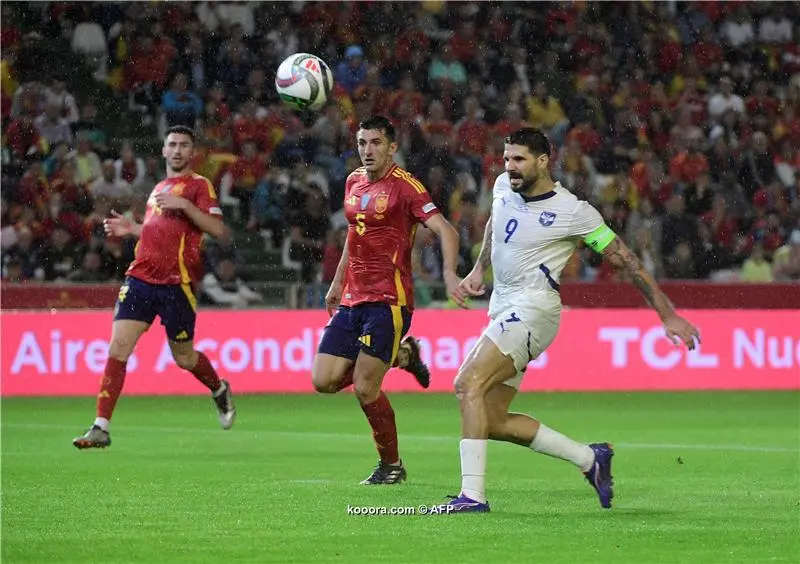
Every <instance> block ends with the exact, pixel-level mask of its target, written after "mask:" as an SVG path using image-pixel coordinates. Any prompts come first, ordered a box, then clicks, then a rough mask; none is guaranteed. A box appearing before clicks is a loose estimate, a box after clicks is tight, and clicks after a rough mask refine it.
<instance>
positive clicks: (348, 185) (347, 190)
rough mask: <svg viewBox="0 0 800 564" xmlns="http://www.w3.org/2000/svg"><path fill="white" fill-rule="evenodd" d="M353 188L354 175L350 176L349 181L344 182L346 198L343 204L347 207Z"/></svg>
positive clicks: (343, 199)
mask: <svg viewBox="0 0 800 564" xmlns="http://www.w3.org/2000/svg"><path fill="white" fill-rule="evenodd" d="M352 188H353V175H352V173H351V174H350V175H348V177H347V180H345V181H344V198H342V202H343V203H344V205H347V197H348V196H349V195H350V190H351V189H352Z"/></svg>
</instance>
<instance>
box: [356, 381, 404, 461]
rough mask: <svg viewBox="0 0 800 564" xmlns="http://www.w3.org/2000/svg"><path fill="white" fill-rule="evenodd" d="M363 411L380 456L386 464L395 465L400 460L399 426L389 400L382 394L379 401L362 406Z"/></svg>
mask: <svg viewBox="0 0 800 564" xmlns="http://www.w3.org/2000/svg"><path fill="white" fill-rule="evenodd" d="M361 409H362V410H363V411H364V415H366V416H367V421H369V425H370V427H372V437H373V439H375V446H376V447H377V449H378V455H379V456H380V457H381V462H383V463H384V464H394V463H396V462H397V461H398V460H400V455H399V454H398V449H397V426H396V425H395V422H394V410H393V409H392V404H390V403H389V398H387V397H386V394H384V393H383V392H381V395H380V396H378V399H377V400H375V401H374V402H372V403H370V404H368V405H362V406H361Z"/></svg>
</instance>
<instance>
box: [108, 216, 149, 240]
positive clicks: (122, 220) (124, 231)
mask: <svg viewBox="0 0 800 564" xmlns="http://www.w3.org/2000/svg"><path fill="white" fill-rule="evenodd" d="M103 229H104V230H105V232H106V235H110V236H111V237H129V236H131V235H132V236H134V237H139V234H140V233H141V232H142V226H141V224H139V223H136V222H135V221H133V220H132V219H130V218H127V217H125V216H124V215H122V214H120V213H118V212H116V211H114V210H111V217H108V218H106V219H104V220H103Z"/></svg>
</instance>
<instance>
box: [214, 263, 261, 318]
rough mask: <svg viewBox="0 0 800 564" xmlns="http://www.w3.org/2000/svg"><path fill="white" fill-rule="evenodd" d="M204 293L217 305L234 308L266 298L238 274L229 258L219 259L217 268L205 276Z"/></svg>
mask: <svg viewBox="0 0 800 564" xmlns="http://www.w3.org/2000/svg"><path fill="white" fill-rule="evenodd" d="M203 295H204V296H205V297H207V298H208V299H209V300H211V302H212V303H214V304H216V305H227V306H230V307H234V308H244V307H247V306H248V305H250V304H252V303H258V302H261V301H263V300H264V298H263V297H262V296H261V294H259V293H258V292H256V291H254V290H252V289H251V288H249V287H248V286H247V284H245V283H244V281H242V279H241V278H239V277H238V276H237V274H236V265H235V264H234V262H233V261H232V260H231V259H229V258H224V259H222V260H221V261H219V263H217V265H216V268H215V269H214V270H213V271H212V272H209V273H207V274H206V275H205V276H204V277H203Z"/></svg>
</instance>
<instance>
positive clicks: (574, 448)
mask: <svg viewBox="0 0 800 564" xmlns="http://www.w3.org/2000/svg"><path fill="white" fill-rule="evenodd" d="M461 444H462V445H463V444H464V441H461ZM530 448H531V449H532V450H534V451H536V452H541V453H542V454H547V455H548V456H554V457H556V458H560V459H562V460H567V461H569V462H572V463H573V464H574V465H575V466H577V467H578V468H580V469H581V472H588V471H589V470H590V469H591V467H592V464H594V451H593V450H592V449H591V448H589V446H588V445H582V444H580V443H576V442H575V441H573V440H572V439H570V438H569V437H565V436H564V435H562V434H561V433H559V432H558V431H553V430H552V429H551V428H549V427H547V426H545V425H542V424H539V431H538V432H537V433H536V436H535V437H534V438H533V441H532V442H531V446H530ZM461 464H462V471H463V464H464V447H463V446H462V447H461Z"/></svg>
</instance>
